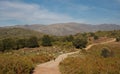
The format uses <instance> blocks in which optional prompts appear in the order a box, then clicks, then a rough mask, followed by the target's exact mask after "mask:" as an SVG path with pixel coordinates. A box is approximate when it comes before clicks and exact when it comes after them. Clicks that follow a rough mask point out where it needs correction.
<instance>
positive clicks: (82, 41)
mask: <svg viewBox="0 0 120 74" xmlns="http://www.w3.org/2000/svg"><path fill="white" fill-rule="evenodd" d="M72 43H73V46H75V48H80V49H82V48H85V47H86V45H87V39H85V38H81V39H78V38H77V39H75V40H74V41H73V42H72Z"/></svg>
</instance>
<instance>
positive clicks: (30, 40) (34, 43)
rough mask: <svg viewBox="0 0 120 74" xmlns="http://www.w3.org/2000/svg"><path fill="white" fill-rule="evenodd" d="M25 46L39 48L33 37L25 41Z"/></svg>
mask: <svg viewBox="0 0 120 74" xmlns="http://www.w3.org/2000/svg"><path fill="white" fill-rule="evenodd" d="M26 46H27V47H29V48H35V47H39V44H38V39H37V37H34V36H33V37H30V38H29V39H28V40H27V43H26Z"/></svg>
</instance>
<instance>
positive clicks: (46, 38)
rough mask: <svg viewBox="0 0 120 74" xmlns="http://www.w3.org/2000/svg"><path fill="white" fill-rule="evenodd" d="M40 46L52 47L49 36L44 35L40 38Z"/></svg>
mask: <svg viewBox="0 0 120 74" xmlns="http://www.w3.org/2000/svg"><path fill="white" fill-rule="evenodd" d="M42 45H43V46H52V41H51V38H50V37H49V35H44V36H43V38H42Z"/></svg>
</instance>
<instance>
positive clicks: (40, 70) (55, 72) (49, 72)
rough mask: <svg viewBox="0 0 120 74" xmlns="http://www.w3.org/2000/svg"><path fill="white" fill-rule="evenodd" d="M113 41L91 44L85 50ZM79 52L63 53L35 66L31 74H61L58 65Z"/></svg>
mask: <svg viewBox="0 0 120 74" xmlns="http://www.w3.org/2000/svg"><path fill="white" fill-rule="evenodd" d="M114 41H115V39H112V40H110V41H106V42H101V43H95V44H91V45H89V46H87V47H86V48H85V49H86V50H88V49H90V48H91V47H92V46H94V45H98V44H107V43H111V42H114ZM78 52H79V51H76V52H71V53H65V54H62V55H59V56H58V57H57V58H56V59H55V61H54V60H52V61H49V62H46V63H43V64H40V65H37V67H36V68H35V70H34V72H33V74H61V73H60V71H59V67H58V66H59V63H60V62H61V61H62V60H64V59H65V58H67V56H68V55H71V54H74V53H78Z"/></svg>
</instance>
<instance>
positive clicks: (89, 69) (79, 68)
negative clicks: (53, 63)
mask: <svg viewBox="0 0 120 74" xmlns="http://www.w3.org/2000/svg"><path fill="white" fill-rule="evenodd" d="M103 48H107V49H108V50H109V51H110V52H112V54H111V55H110V57H107V58H104V57H102V56H101V51H102V50H103ZM119 61H120V43H119V42H113V43H109V44H102V45H96V46H93V47H92V48H90V49H89V50H88V52H87V53H81V54H80V53H79V54H76V55H72V56H70V57H69V58H67V59H65V60H64V61H62V62H61V64H60V69H61V72H62V74H119V73H120V62H119Z"/></svg>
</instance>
